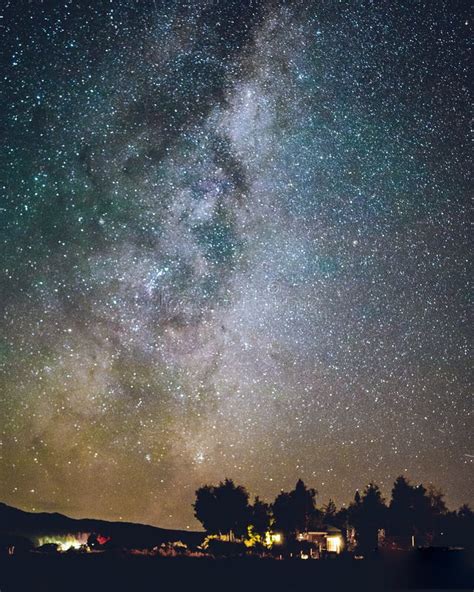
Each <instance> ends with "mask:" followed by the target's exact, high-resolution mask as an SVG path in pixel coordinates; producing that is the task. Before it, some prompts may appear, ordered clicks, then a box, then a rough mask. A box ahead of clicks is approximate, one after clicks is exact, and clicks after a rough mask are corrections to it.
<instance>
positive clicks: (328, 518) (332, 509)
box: [323, 499, 337, 524]
mask: <svg viewBox="0 0 474 592" xmlns="http://www.w3.org/2000/svg"><path fill="white" fill-rule="evenodd" d="M336 514H337V508H336V504H335V503H334V501H333V500H332V499H330V500H329V501H328V503H327V504H326V505H325V506H324V507H323V516H324V521H325V522H326V524H334V521H335V519H336Z"/></svg>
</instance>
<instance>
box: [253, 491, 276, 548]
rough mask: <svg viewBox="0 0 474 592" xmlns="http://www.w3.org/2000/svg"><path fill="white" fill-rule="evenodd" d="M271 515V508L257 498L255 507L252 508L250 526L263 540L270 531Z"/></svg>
mask: <svg viewBox="0 0 474 592" xmlns="http://www.w3.org/2000/svg"><path fill="white" fill-rule="evenodd" d="M270 523H271V513H270V506H269V505H268V504H266V503H265V502H262V501H261V500H260V499H259V498H258V496H257V497H256V498H255V501H254V503H253V506H250V524H251V525H252V527H253V531H254V532H255V534H258V535H259V536H261V537H262V538H264V537H265V534H266V533H267V532H268V530H269V529H270Z"/></svg>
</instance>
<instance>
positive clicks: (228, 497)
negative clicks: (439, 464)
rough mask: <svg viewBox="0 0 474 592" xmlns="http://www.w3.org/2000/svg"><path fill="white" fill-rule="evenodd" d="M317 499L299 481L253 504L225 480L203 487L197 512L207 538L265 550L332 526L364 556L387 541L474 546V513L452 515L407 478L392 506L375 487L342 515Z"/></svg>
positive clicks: (432, 493) (398, 484)
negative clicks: (277, 539) (276, 538)
mask: <svg viewBox="0 0 474 592" xmlns="http://www.w3.org/2000/svg"><path fill="white" fill-rule="evenodd" d="M316 496H317V491H316V490H315V489H312V488H308V487H307V486H306V484H305V483H304V482H303V481H302V480H301V479H299V480H298V482H297V483H296V485H295V487H294V489H293V490H291V491H289V492H285V491H281V493H279V494H278V495H277V497H276V499H275V500H274V501H273V503H271V504H268V503H265V502H263V501H262V500H261V499H260V498H259V497H256V498H255V499H254V500H253V503H250V497H249V493H248V491H247V489H246V488H245V487H243V486H242V485H236V484H235V483H234V481H233V480H232V479H225V480H224V481H222V482H220V483H219V484H218V485H204V486H203V487H200V488H199V489H198V490H197V491H196V499H195V502H194V504H193V507H194V514H195V516H196V518H197V519H198V520H199V521H200V522H201V524H202V525H203V527H204V529H205V530H206V532H207V533H208V534H209V535H214V536H218V537H220V538H221V539H225V540H227V541H235V540H240V541H244V540H247V541H249V540H250V541H252V542H254V543H256V544H261V545H264V544H265V543H268V542H269V537H271V534H272V533H281V535H283V540H284V541H285V544H290V543H291V542H294V541H295V540H296V538H297V536H298V534H300V533H304V532H308V531H318V530H321V529H324V528H326V527H327V526H333V527H336V528H339V529H340V530H341V531H342V534H343V536H345V537H346V538H348V535H349V533H354V534H355V543H354V544H355V546H356V549H357V550H359V551H360V552H361V553H364V554H367V553H370V552H372V551H374V550H376V549H377V547H378V545H379V544H380V542H381V541H383V540H392V541H399V542H400V541H402V544H404V545H405V546H407V545H408V544H409V543H411V544H412V545H413V544H415V545H441V546H462V547H470V546H472V545H473V538H474V537H473V534H472V533H473V532H474V513H473V512H472V510H471V509H470V507H469V506H468V505H463V506H462V507H461V508H459V510H457V511H450V510H448V508H447V506H446V503H445V501H444V494H443V493H442V492H441V491H439V490H438V489H436V488H435V487H433V486H430V487H428V488H425V487H424V486H423V485H421V484H420V485H415V484H412V483H410V481H409V480H408V479H407V478H406V477H404V476H400V477H398V478H397V479H396V481H395V482H394V484H393V488H392V491H391V499H390V500H389V501H388V502H387V501H386V500H385V499H384V497H383V496H382V493H381V491H380V489H379V487H378V486H377V485H376V484H375V483H369V484H368V485H367V487H365V489H364V490H363V491H362V492H359V491H356V492H355V495H354V499H353V501H352V502H351V503H350V504H349V505H348V506H347V507H346V506H343V507H341V508H339V509H338V508H337V507H336V505H335V503H334V501H332V500H329V502H328V503H327V504H326V505H324V506H322V507H318V506H317V504H316ZM270 540H271V538H270Z"/></svg>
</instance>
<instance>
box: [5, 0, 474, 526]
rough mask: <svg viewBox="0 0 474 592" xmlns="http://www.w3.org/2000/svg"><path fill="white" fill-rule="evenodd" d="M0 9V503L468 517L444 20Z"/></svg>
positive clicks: (465, 345) (280, 5)
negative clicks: (408, 506) (250, 497)
mask: <svg viewBox="0 0 474 592" xmlns="http://www.w3.org/2000/svg"><path fill="white" fill-rule="evenodd" d="M0 16H1V18H0V27H1V30H2V37H3V39H4V42H3V51H2V58H1V66H2V75H1V78H2V87H1V112H2V137H3V150H2V152H1V156H0V159H1V163H0V169H1V181H0V186H1V189H2V191H1V203H0V225H1V253H2V256H1V261H0V265H1V269H0V302H1V309H2V310H1V317H0V323H1V327H0V381H1V382H0V417H1V421H0V428H1V431H0V475H1V480H0V499H1V500H2V501H5V502H7V503H11V504H13V505H16V506H18V507H23V508H25V509H33V508H34V509H36V510H53V511H60V512H64V513H67V514H70V515H73V516H96V517H100V518H108V519H118V518H123V519H126V520H135V521H141V522H148V523H153V524H158V525H160V526H164V527H182V528H184V527H190V528H195V527H196V526H197V523H196V522H195V520H194V518H193V510H192V507H191V503H192V501H193V495H194V490H195V489H196V488H197V487H199V486H200V485H202V484H204V483H212V482H216V481H218V480H220V479H223V478H224V477H231V478H233V479H234V480H235V481H237V482H238V483H242V484H244V485H246V486H247V487H248V489H249V490H250V492H251V493H252V494H258V495H260V496H261V497H263V498H264V499H266V500H268V501H271V500H272V499H273V498H274V496H275V495H276V494H277V493H278V492H279V491H280V489H281V488H291V487H293V486H294V483H295V482H296V480H297V478H298V477H302V478H303V479H304V480H305V482H307V483H308V485H310V486H312V487H315V488H316V489H318V491H319V494H320V496H319V498H318V499H319V500H320V501H322V502H324V501H327V499H328V498H329V497H332V498H333V499H334V500H335V501H336V503H337V504H338V505H341V504H342V503H347V502H349V501H350V500H351V499H352V496H353V492H354V490H355V489H356V488H361V487H363V486H364V485H365V484H366V483H367V482H368V481H369V480H374V481H375V482H377V483H378V484H379V485H380V486H381V488H382V490H383V491H384V493H385V494H388V493H389V491H390V489H391V486H392V483H393V481H394V479H395V478H396V477H397V476H398V475H399V474H405V475H407V476H409V477H411V478H413V479H414V480H417V481H422V482H423V483H425V484H428V483H430V482H434V483H435V484H436V485H438V486H439V487H441V489H443V491H445V493H446V495H447V501H448V504H449V505H450V506H452V507H456V506H459V505H460V504H461V503H464V502H470V503H472V502H473V501H474V500H473V498H472V491H473V490H474V478H473V471H472V454H473V451H474V443H473V437H472V434H473V433H474V430H473V425H472V413H473V400H472V388H471V386H472V374H471V371H470V355H471V351H470V340H469V312H470V311H469V278H470V274H471V267H470V258H469V253H470V235H469V213H470V199H469V197H470V187H471V185H470V180H471V179H470V173H469V168H470V167H469V165H470V158H469V156H470V154H469V148H468V139H467V129H468V120H469V115H470V109H469V92H468V49H469V47H468V37H469V12H468V6H467V3H465V2H461V1H458V0H450V1H449V2H448V1H442V0H437V1H435V2H433V1H431V0H430V1H428V0H426V1H424V0H416V1H415V2H410V3H408V2H404V1H401V0H400V1H396V2H388V1H387V2H385V1H380V2H375V1H365V0H364V1H360V2H359V1H358V2H355V1H354V2H353V1H350V0H339V1H336V0H321V1H318V2H294V3H293V2H292V3H289V2H284V1H282V2H255V1H254V2H250V1H249V0H244V1H243V2H233V1H228V2H227V1H226V2H224V1H223V0H218V1H214V2H212V1H211V0H203V1H200V2H189V3H188V2H185V1H183V0H180V1H162V2H160V1H158V0H157V1H155V2H145V1H138V0H128V1H125V0H124V1H119V0H117V1H115V0H114V1H107V2H105V1H104V2H97V3H96V2H87V1H85V0H84V1H79V0H71V1H61V2H35V3H32V2H27V1H26V0H18V1H16V2H11V1H9V2H6V3H4V5H3V8H2V9H1V15H0Z"/></svg>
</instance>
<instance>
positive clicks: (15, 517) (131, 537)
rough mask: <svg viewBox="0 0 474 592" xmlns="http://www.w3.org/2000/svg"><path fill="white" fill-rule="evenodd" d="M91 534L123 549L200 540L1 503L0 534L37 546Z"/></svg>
mask: <svg viewBox="0 0 474 592" xmlns="http://www.w3.org/2000/svg"><path fill="white" fill-rule="evenodd" d="M92 532H94V533H97V534H101V535H103V536H106V537H111V539H112V541H113V542H114V544H116V545H118V546H123V547H152V546H155V545H159V544H161V543H163V542H170V541H183V542H184V543H186V544H188V545H197V544H199V543H200V542H201V540H202V538H203V533H201V532H189V531H184V530H169V529H165V528H158V527H156V526H149V525H146V524H134V523H131V522H109V521H107V520H96V519H92V518H83V519H76V518H70V517H68V516H64V515H63V514H58V513H52V514H50V513H46V512H38V513H34V512H25V511H23V510H19V509H18V508H13V507H11V506H8V505H7V504H4V503H1V502H0V535H5V534H14V535H20V536H23V537H27V538H29V539H30V540H32V541H33V542H34V543H35V544H38V543H39V542H40V541H41V539H44V538H50V537H54V536H58V537H65V536H77V537H79V536H80V535H84V533H92Z"/></svg>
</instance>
